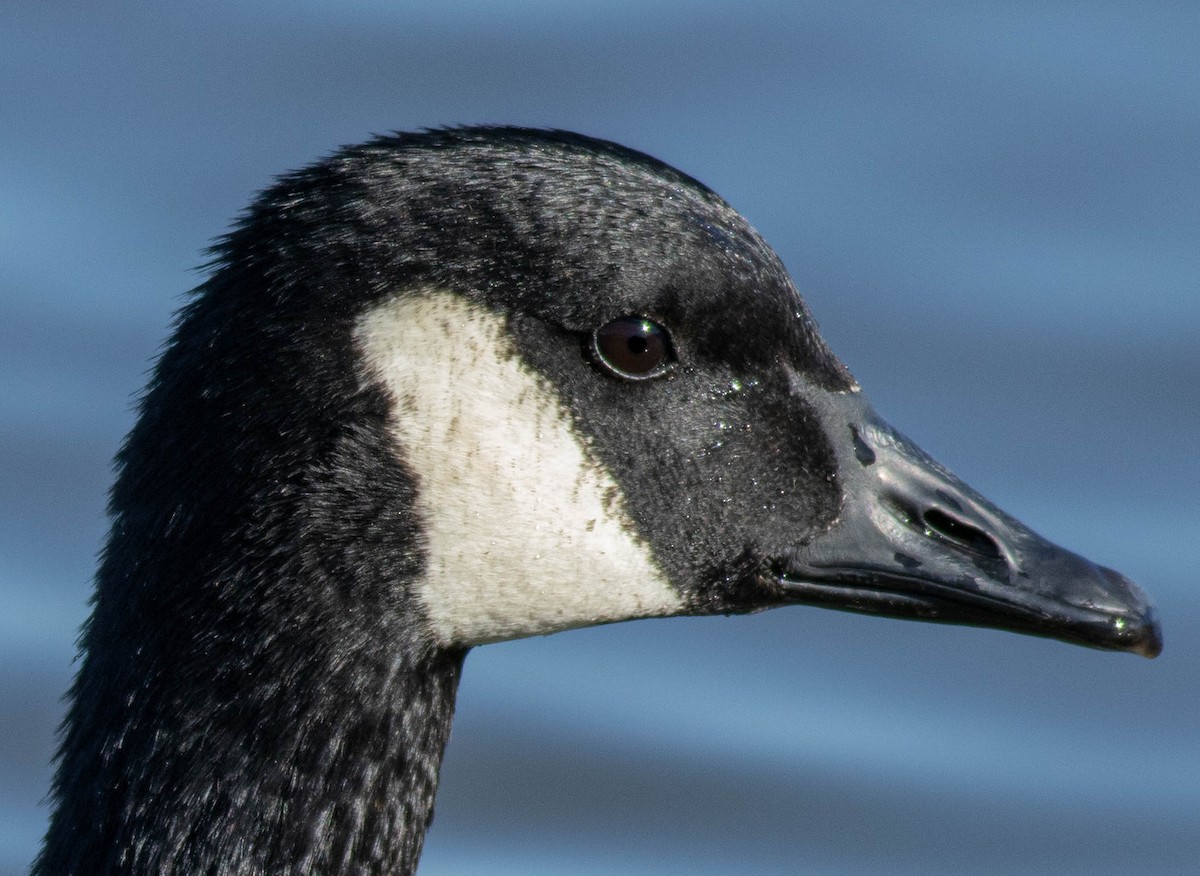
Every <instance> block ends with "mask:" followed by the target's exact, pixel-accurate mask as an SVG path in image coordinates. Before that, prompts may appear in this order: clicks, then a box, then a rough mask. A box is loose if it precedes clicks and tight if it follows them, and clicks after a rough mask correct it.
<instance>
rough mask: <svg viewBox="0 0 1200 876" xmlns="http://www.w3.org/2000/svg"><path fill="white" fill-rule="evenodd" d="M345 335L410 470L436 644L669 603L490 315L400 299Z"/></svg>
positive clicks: (595, 620) (583, 456) (524, 632)
mask: <svg viewBox="0 0 1200 876" xmlns="http://www.w3.org/2000/svg"><path fill="white" fill-rule="evenodd" d="M357 340H358V342H359V344H360V349H361V351H362V353H363V356H364V358H365V360H366V363H367V366H368V369H369V371H370V373H371V376H372V378H373V379H375V380H378V381H381V382H382V383H383V385H384V386H386V387H387V389H388V390H390V392H391V395H392V398H393V403H394V408H393V414H394V429H395V436H396V441H397V444H398V445H399V450H398V453H399V455H400V456H401V457H402V458H403V459H404V461H405V462H406V463H407V464H408V466H409V468H410V469H411V470H412V472H413V473H414V474H415V475H416V477H417V487H418V498H417V510H418V512H419V514H420V516H421V518H422V520H423V522H424V535H425V539H426V550H427V568H426V573H425V576H424V578H423V580H421V581H420V582H419V584H418V594H419V598H420V600H421V602H422V604H423V605H424V608H425V611H426V613H427V615H428V621H429V625H430V627H431V628H432V630H433V632H434V634H435V636H436V637H437V638H438V640H439V641H440V642H441V643H443V644H454V645H478V644H482V643H484V642H495V641H501V640H504V639H515V638H520V637H522V636H532V635H539V634H545V633H552V632H556V631H558V630H565V629H571V628H573V627H582V626H589V625H592V624H599V623H606V622H610V621H618V620H626V619H630V618H637V617H648V616H662V615H670V614H675V613H677V612H678V611H680V610H681V608H682V601H681V600H680V597H679V594H678V592H677V591H676V590H675V589H674V588H673V587H672V586H671V585H670V584H669V583H668V582H667V580H666V578H665V576H664V575H663V574H662V572H661V571H660V570H659V569H658V568H657V566H656V565H655V562H654V560H653V558H652V557H651V554H650V551H649V549H648V547H647V546H646V545H645V543H644V542H643V541H642V540H641V539H640V538H639V537H638V536H637V535H636V533H635V532H634V529H633V526H632V525H631V523H630V522H629V520H628V518H627V517H626V515H625V513H624V511H623V508H622V502H621V493H620V489H619V488H618V487H617V485H616V483H615V481H614V480H613V478H612V476H611V475H610V474H609V473H608V472H607V471H606V470H605V469H604V468H603V467H602V466H601V465H600V464H599V463H598V462H597V461H596V460H595V459H594V458H593V457H592V455H591V454H590V453H589V452H588V449H587V446H586V444H585V442H584V441H583V440H582V439H581V437H580V436H579V434H578V433H577V432H576V431H575V430H574V428H573V423H572V420H571V418H570V416H569V415H568V413H567V412H566V411H565V410H564V409H563V406H562V405H561V404H560V402H559V400H558V398H557V396H556V394H555V392H554V390H553V388H552V387H551V386H550V384H549V383H548V382H547V381H546V380H545V378H543V377H541V376H540V375H538V374H536V373H535V372H534V371H533V370H532V369H531V368H529V367H528V366H527V365H525V364H524V362H523V361H522V360H521V358H520V356H519V355H518V353H517V351H516V350H515V348H514V347H513V344H512V342H511V340H510V339H509V338H508V335H507V332H506V329H505V324H504V319H503V318H502V317H501V316H499V315H497V314H495V313H492V312H491V311H488V310H486V309H484V308H483V307H480V306H476V305H473V304H471V303H470V302H468V301H467V300H466V299H465V298H463V297H461V296H459V295H455V294H452V293H442V292H439V293H432V294H425V295H411V296H405V297H401V298H397V299H394V300H391V301H388V302H386V303H384V304H382V305H380V306H378V307H376V308H374V309H373V310H371V311H370V312H368V313H367V314H366V315H365V316H364V317H363V318H362V320H361V321H360V323H359V326H358V329H357Z"/></svg>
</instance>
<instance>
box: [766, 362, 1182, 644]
mask: <svg viewBox="0 0 1200 876" xmlns="http://www.w3.org/2000/svg"><path fill="white" fill-rule="evenodd" d="M796 390H797V391H799V392H802V393H803V394H804V395H805V396H806V397H808V398H809V400H810V401H811V402H812V404H813V406H814V408H816V409H817V411H818V412H819V415H820V416H821V418H822V419H823V420H824V421H825V427H826V434H828V435H830V436H831V438H832V439H833V441H834V443H835V445H836V451H837V456H838V474H839V477H840V478H842V479H843V485H842V486H843V490H842V493H843V495H844V496H845V504H844V506H843V508H842V513H841V515H840V517H839V518H838V520H837V522H836V523H835V524H834V525H833V526H832V527H831V528H830V529H828V530H827V531H826V532H824V533H822V534H820V535H818V536H817V537H815V538H813V539H811V540H810V541H809V542H808V543H807V544H805V545H803V546H800V547H798V548H795V549H792V550H790V551H788V552H787V553H786V554H785V555H784V556H782V557H780V558H779V559H778V561H777V563H776V568H775V573H776V575H777V577H778V583H779V584H780V586H781V587H782V588H783V591H784V595H785V597H786V598H787V599H788V600H789V601H794V602H798V603H806V604H813V605H823V606H826V607H828V608H837V609H842V610H846V611H857V612H869V613H875V614H883V615H888V616H891V617H901V618H913V619H919V620H929V621H942V622H946V623H960V624H971V625H976V626H986V627H997V628H1000V629H1005V630H1013V631H1015V632H1021V633H1030V634H1033V635H1038V636H1048V637H1052V638H1056V639H1062V640H1064V641H1067V642H1073V643H1075V644H1080V645H1087V646H1090V647H1094V648H1109V649H1116V650H1121V651H1133V652H1135V653H1138V654H1141V655H1143V656H1145V657H1155V656H1157V655H1158V653H1159V652H1160V651H1161V650H1162V630H1161V628H1160V626H1159V623H1158V619H1157V617H1156V615H1155V611H1154V608H1153V606H1152V605H1151V604H1150V602H1149V600H1148V599H1147V598H1146V595H1145V594H1144V593H1143V592H1142V591H1141V590H1140V589H1139V588H1138V587H1137V586H1136V585H1135V584H1133V583H1132V582H1131V581H1129V579H1127V578H1125V577H1124V576H1122V575H1120V574H1119V573H1117V572H1114V571H1113V570H1112V569H1106V568H1104V567H1103V566H1097V565H1095V564H1094V563H1092V562H1090V561H1089V560H1086V559H1084V558H1083V557H1081V556H1079V555H1078V554H1074V553H1071V552H1070V551H1068V550H1064V549H1063V548H1060V547H1058V546H1057V545H1055V544H1052V543H1050V542H1049V541H1047V540H1046V539H1044V538H1042V537H1041V536H1040V535H1038V534H1037V533H1035V532H1033V531H1032V530H1030V529H1029V528H1028V527H1026V526H1024V525H1023V524H1022V523H1020V522H1019V521H1017V520H1015V519H1013V518H1012V517H1010V516H1008V515H1007V514H1005V513H1004V512H1003V511H1001V510H1000V509H999V508H997V507H996V506H995V505H993V504H992V503H991V502H989V501H988V500H987V499H985V498H984V497H983V496H981V495H979V494H978V493H976V492H975V491H974V490H972V489H971V488H970V487H969V486H967V485H966V484H964V483H963V482H962V481H960V480H959V479H958V478H956V477H955V476H954V475H953V474H951V473H950V472H949V471H947V470H946V469H944V468H943V467H942V466H941V465H939V464H938V463H937V462H936V461H935V460H933V459H931V458H930V457H929V456H928V455H926V454H925V453H924V452H923V451H922V450H921V449H920V448H919V447H917V446H916V445H915V444H913V443H912V442H911V441H909V440H908V439H907V438H905V437H904V436H903V435H901V434H900V433H899V432H897V431H896V430H895V429H893V428H891V427H890V426H889V425H888V424H887V423H886V422H884V421H883V420H882V419H880V418H879V416H878V415H877V414H875V412H874V411H873V410H872V408H871V406H870V405H869V404H868V403H867V402H866V400H865V399H864V398H863V397H862V395H861V394H860V393H857V392H856V393H839V394H829V393H824V392H819V391H818V392H810V391H808V388H806V387H802V386H797V387H796Z"/></svg>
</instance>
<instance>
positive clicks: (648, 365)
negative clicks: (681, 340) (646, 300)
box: [592, 316, 674, 380]
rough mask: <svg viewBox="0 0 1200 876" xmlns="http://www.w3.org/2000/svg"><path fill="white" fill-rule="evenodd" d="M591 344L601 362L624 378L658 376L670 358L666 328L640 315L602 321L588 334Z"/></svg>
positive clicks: (634, 378) (669, 338)
mask: <svg viewBox="0 0 1200 876" xmlns="http://www.w3.org/2000/svg"><path fill="white" fill-rule="evenodd" d="M592 347H593V350H594V351H595V354H596V359H597V361H599V362H600V364H601V365H603V366H604V367H605V368H607V369H608V370H609V371H611V372H612V373H613V374H615V375H616V376H617V377H624V378H625V379H626V380H644V379H646V378H649V377H658V376H659V375H660V374H662V373H664V372H665V371H666V370H667V367H668V366H669V365H670V364H671V360H672V359H673V358H674V356H673V354H672V352H671V336H670V335H668V334H667V330H666V329H665V328H663V327H662V326H661V325H659V324H658V323H656V322H653V321H651V320H649V319H646V318H645V317H641V316H621V317H618V318H617V319H614V320H613V321H612V322H610V323H606V324H605V325H602V326H601V327H600V328H598V329H596V331H595V333H594V334H593V335H592Z"/></svg>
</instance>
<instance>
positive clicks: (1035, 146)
mask: <svg viewBox="0 0 1200 876" xmlns="http://www.w3.org/2000/svg"><path fill="white" fill-rule="evenodd" d="M0 33H2V34H3V36H4V45H5V50H4V52H3V53H2V56H0V118H2V119H3V120H4V121H3V123H0V290H2V293H0V366H2V371H0V373H2V374H3V381H2V382H0V458H2V459H3V460H4V463H5V477H4V478H3V479H2V482H0V593H2V594H3V605H4V611H3V612H0V777H2V780H0V874H4V876H7V874H16V873H20V872H23V871H24V870H25V869H26V867H27V866H28V862H29V860H30V859H31V858H32V856H33V854H34V852H35V850H36V846H37V842H38V839H39V836H40V832H41V831H42V829H43V826H44V823H45V818H46V810H45V809H44V807H42V806H40V805H39V801H40V800H41V798H42V797H43V795H44V794H45V791H46V787H47V782H48V777H49V768H48V760H49V758H50V755H51V751H52V747H53V734H54V727H55V725H56V723H57V721H58V719H59V715H60V703H59V698H60V696H61V693H62V691H63V690H64V689H65V687H66V685H67V684H68V681H69V678H70V673H71V660H72V655H73V640H74V636H75V633H76V630H77V628H78V625H79V623H80V622H81V621H82V619H83V618H84V616H85V613H86V599H87V595H88V592H89V587H90V583H89V578H90V575H91V572H92V567H93V562H94V555H95V552H96V550H97V548H98V546H99V544H100V541H101V538H102V535H103V530H104V521H103V502H104V492H105V490H106V488H107V485H108V481H109V477H110V472H109V460H110V458H111V456H112V454H113V452H114V451H115V449H116V447H117V444H118V442H119V440H120V438H121V436H122V435H123V433H124V432H125V431H126V430H127V429H128V427H129V425H130V423H131V421H132V407H131V405H132V401H131V400H132V398H133V395H134V393H135V392H136V390H137V389H138V388H139V387H140V386H141V384H142V382H143V381H144V375H145V370H146V368H147V367H148V363H149V362H150V361H151V360H152V358H153V356H154V355H155V352H156V350H157V349H158V345H159V344H160V342H161V340H162V338H163V337H164V336H165V334H166V331H167V325H168V322H169V317H170V313H171V312H172V310H173V309H174V308H175V307H176V306H178V304H179V303H180V301H181V295H182V293H183V291H184V290H186V289H187V288H189V287H191V286H192V285H194V284H195V283H196V282H197V280H198V276H199V275H198V274H197V273H196V272H195V271H194V270H193V267H192V266H194V265H197V264H199V263H200V262H201V261H202V258H203V257H202V254H201V250H202V248H203V246H204V245H205V243H206V241H208V240H209V239H211V238H212V237H214V236H215V235H217V234H218V233H220V232H221V231H222V230H223V229H224V228H225V227H226V226H227V223H228V221H229V220H230V219H231V217H233V216H234V215H235V214H236V212H237V211H238V210H239V209H240V208H241V207H242V206H243V205H244V204H245V202H246V201H247V200H248V198H249V197H250V196H251V195H252V193H253V192H254V191H255V190H256V189H258V188H260V187H262V186H263V185H265V184H266V183H267V182H268V181H269V179H270V177H271V176H272V175H273V174H275V173H278V172H280V171H282V170H284V169H287V168H290V167H295V166H298V165H301V164H303V163H306V162H307V161H310V160H312V159H313V158H315V157H317V156H319V155H321V154H323V153H324V152H326V151H328V150H329V149H330V148H332V147H334V146H336V145H337V144H339V143H345V142H353V141H356V140H360V139H362V138H364V137H365V136H366V135H368V134H370V133H372V132H376V131H384V130H389V129H409V128H414V127H421V126H427V125H438V124H446V123H465V122H512V123H520V124H531V125H546V126H555V127H565V128H572V129H576V130H580V131H582V132H584V133H588V134H593V135H598V136H604V137H608V138H611V139H615V140H618V141H621V142H623V143H626V144H628V145H631V146H634V147H636V148H640V149H643V150H645V151H648V152H651V153H653V154H655V155H657V156H659V157H661V158H663V159H665V160H667V161H669V162H671V163H673V164H676V165H678V166H679V167H681V168H682V169H684V170H685V171H687V172H689V173H691V174H693V175H695V176H697V177H699V178H700V179H701V180H703V181H704V182H706V183H708V184H709V185H711V186H713V187H714V188H715V189H716V190H717V191H719V192H720V193H722V194H723V195H724V196H725V197H727V198H728V199H729V200H730V201H731V202H732V203H733V204H734V205H735V206H736V207H738V208H739V209H741V210H742V211H743V212H744V213H745V214H746V215H747V216H748V217H749V218H750V219H751V221H752V222H754V223H755V225H756V226H757V227H758V228H759V229H760V231H762V232H763V234H764V235H765V236H766V237H767V239H768V240H769V241H771V242H772V244H773V245H774V246H775V247H776V248H777V249H778V251H779V252H780V254H781V256H782V257H783V259H784V261H785V262H786V263H787V264H788V266H789V268H790V269H791V271H792V272H793V275H794V276H795V277H796V279H797V282H798V283H799V285H800V286H801V288H802V289H804V290H805V291H806V294H807V296H808V298H809V302H810V304H811V305H812V307H813V309H814V311H815V313H816V315H817V318H818V319H819V320H820V322H821V324H822V327H823V330H824V332H825V335H826V337H827V338H828V339H829V340H830V342H831V344H832V345H833V346H834V348H835V349H836V350H837V352H838V353H839V354H840V355H841V356H842V358H843V359H844V360H845V361H846V362H847V363H848V364H849V365H850V367H851V368H852V370H854V372H855V373H856V375H857V376H858V378H859V379H860V381H861V382H862V383H863V385H864V386H865V387H866V389H867V391H868V393H869V394H870V395H871V396H872V397H873V399H874V400H875V402H876V405H877V407H879V408H880V410H881V411H882V412H883V413H884V414H885V415H886V416H888V417H889V418H890V419H891V420H893V421H894V422H895V423H896V424H897V425H899V426H900V427H901V428H903V429H905V431H907V432H909V433H910V434H911V435H912V437H914V438H916V439H917V440H918V441H919V442H920V443H922V444H923V445H924V446H925V447H926V448H927V449H928V450H930V451H931V452H933V453H934V454H935V455H936V456H938V457H939V458H941V459H942V460H943V461H944V462H946V463H947V464H949V465H950V466H951V467H952V468H954V469H956V470H957V471H958V473H959V474H961V475H962V476H964V477H965V478H966V479H967V480H968V481H969V482H971V483H973V484H974V485H975V486H977V487H979V488H980V489H981V490H982V491H983V492H985V493H987V494H989V495H991V496H992V497H993V498H994V499H996V500H997V501H998V502H1000V504H1001V505H1003V506H1004V507H1006V508H1008V509H1009V510H1011V511H1013V512H1014V513H1016V514H1017V515H1018V516H1020V517H1022V518H1024V519H1025V520H1026V521H1027V522H1029V523H1030V524H1031V525H1033V526H1034V527H1035V528H1036V529H1038V530H1040V531H1042V532H1044V533H1046V534H1047V535H1049V536H1051V537H1052V538H1054V539H1055V540H1056V541H1059V542H1061V543H1064V544H1066V545H1067V546H1069V547H1071V548H1073V549H1075V550H1078V551H1080V552H1082V553H1085V554H1087V555H1089V556H1091V557H1093V558H1094V559H1096V560H1098V561H1101V562H1103V563H1105V564H1107V565H1111V566H1114V567H1116V568H1119V569H1121V570H1122V571H1124V572H1126V573H1127V574H1129V575H1130V576H1131V577H1133V578H1135V579H1136V580H1138V581H1139V582H1140V583H1142V584H1143V585H1144V586H1145V587H1146V589H1147V590H1149V591H1150V592H1151V593H1152V594H1153V595H1154V596H1155V597H1156V599H1157V601H1158V603H1159V608H1160V611H1161V613H1162V616H1163V618H1164V622H1165V627H1166V644H1167V648H1166V651H1165V653H1164V655H1163V656H1162V657H1161V658H1160V659H1159V660H1157V661H1155V662H1153V663H1151V662H1147V661H1143V660H1138V659H1135V658H1133V657H1129V656H1125V655H1112V654H1103V653H1099V652H1092V651H1086V650H1082V649H1075V648H1069V647H1066V646H1063V645H1060V644H1057V643H1053V642H1044V641H1041V640H1036V639H1029V638H1023V637H1017V636H1012V635H1004V634H999V633H994V632H990V631H979V630H964V629H958V628H943V627H931V626H925V625H918V624H906V623H900V622H893V621H885V620H878V619H872V618H862V617H854V616H849V615H841V614H837V613H831V612H824V611H820V610H816V609H788V610H782V611H778V612H774V613H770V614H766V615H761V616H755V617H749V618H735V619H725V618H714V619H703V620H673V621H662V622H643V623H638V624H628V625H622V626H616V627H611V628H606V629H596V630H586V631H579V632H574V633H570V634H564V635H560V636H555V637H550V638H546V639H538V640H530V641H524V642H514V643H509V644H505V645H496V646H488V647H486V648H481V649H478V650H477V651H476V652H474V653H473V654H472V655H471V656H470V657H469V659H468V661H467V671H466V674H465V681H464V683H463V687H462V691H461V694H460V700H459V714H458V718H457V722H456V726H455V732H454V737H453V739H452V741H451V745H450V748H449V751H448V754H447V758H446V764H445V772H444V780H443V786H442V790H441V793H440V795H439V801H438V817H437V820H436V822H435V825H434V828H433V830H432V832H431V834H430V837H429V841H428V844H427V849H426V855H425V860H424V863H423V868H422V872H423V873H429V874H436V873H454V874H470V873H480V874H483V873H487V874H493V873H521V874H528V873H559V872H568V871H570V872H587V873H597V874H608V873H613V874H616V873H621V874H632V873H654V874H664V873H680V874H683V873H689V874H695V873H727V872H746V873H839V874H841V873H844V874H860V873H861V874H867V873H934V874H938V873H962V872H973V873H987V874H1001V873H1013V874H1016V873H1052V874H1072V873H1078V874H1084V873H1087V874H1096V873H1122V872H1134V871H1135V872H1141V873H1154V874H1170V873H1194V872H1196V862H1197V860H1200V818H1198V815H1200V713H1198V710H1197V699H1198V695H1200V675H1198V667H1200V622H1198V620H1197V618H1198V617H1200V590H1198V589H1197V588H1196V586H1195V582H1196V569H1197V566H1198V563H1197V560H1198V559H1200V557H1198V553H1200V551H1198V548H1197V544H1198V542H1200V539H1198V538H1197V536H1198V535H1200V511H1198V510H1197V509H1198V508H1200V504H1198V503H1197V501H1196V494H1197V488H1198V487H1200V464H1198V463H1197V458H1198V453H1197V451H1200V439H1198V437H1197V436H1198V435H1200V356H1198V355H1197V344H1196V340H1195V339H1196V337H1197V335H1198V334H1200V288H1198V286H1200V246H1198V243H1200V149H1198V148H1197V146H1198V144H1200V53H1197V51H1196V46H1197V45H1200V6H1197V5H1196V4H1195V3H1192V2H1178V3H1170V2H1138V3H1133V2H1127V3H1102V4H1101V3H1097V4H1082V3H1075V2H1053V0H1052V2H1037V3H1033V2H1025V3H1021V2H1016V3H1008V4H987V5H984V4H962V3H956V2H951V0H945V2H924V3H917V4H889V3H883V2H878V0H875V2H841V3H813V2H793V3H763V2H759V3H754V2H750V3H736V4H734V3H728V4H726V3H717V2H700V3H682V2H676V3H672V2H658V3H632V2H621V3H610V4H603V5H600V4H596V5H594V6H585V5H583V4H576V3H568V2H550V0H526V2H498V3H483V2H469V3H461V4H455V5H453V6H452V5H450V4H435V3H432V2H419V3H408V4H391V3H384V2H368V0H360V2H351V3H332V2H317V0H309V2H302V3H281V2H268V0H257V2H240V3H236V4H235V3H232V2H227V3H215V4H204V5H200V4H196V5H192V4H152V3H149V2H145V3H133V2H114V3H107V4H82V3H55V4H47V3H40V2H32V0H25V2H19V0H9V2H6V3H5V4H3V6H0Z"/></svg>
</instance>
